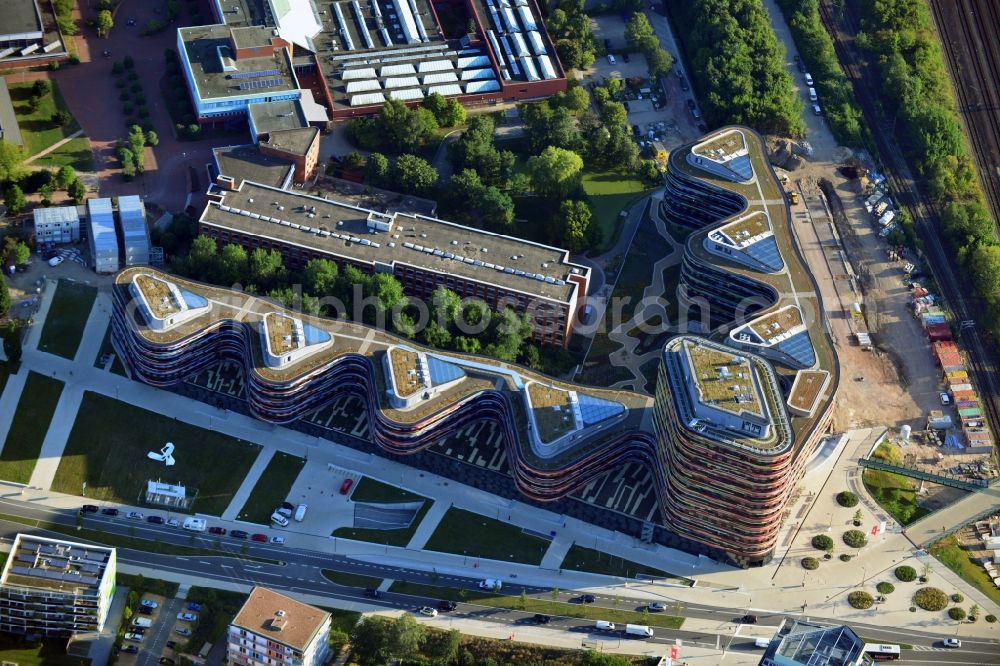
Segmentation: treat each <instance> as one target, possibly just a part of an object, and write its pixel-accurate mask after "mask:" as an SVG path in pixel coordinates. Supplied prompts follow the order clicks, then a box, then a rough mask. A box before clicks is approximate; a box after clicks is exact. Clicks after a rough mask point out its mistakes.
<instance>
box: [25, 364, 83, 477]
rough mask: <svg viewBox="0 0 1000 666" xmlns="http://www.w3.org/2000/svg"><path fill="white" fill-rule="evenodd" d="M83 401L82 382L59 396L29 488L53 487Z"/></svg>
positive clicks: (69, 386)
mask: <svg viewBox="0 0 1000 666" xmlns="http://www.w3.org/2000/svg"><path fill="white" fill-rule="evenodd" d="M71 380H72V378H71ZM82 401H83V386H82V385H81V384H80V382H77V381H72V383H67V384H66V386H65V387H64V388H63V391H62V394H61V395H60V396H59V402H58V403H56V410H55V412H53V414H52V421H51V422H50V423H49V430H48V432H46V433H45V439H44V440H43V441H42V449H41V451H39V453H38V463H37V464H36V465H35V470H34V471H33V472H32V473H31V480H30V481H29V482H28V485H29V486H32V487H34V488H49V487H50V486H51V485H52V481H53V480H54V479H55V478H56V470H57V469H59V462H60V461H61V460H62V454H63V450H64V449H65V448H66V443H67V442H68V441H69V435H70V432H71V431H72V429H73V424H74V423H75V422H76V414H77V412H78V411H80V403H81V402H82ZM82 492H83V490H82V489H81V493H82Z"/></svg>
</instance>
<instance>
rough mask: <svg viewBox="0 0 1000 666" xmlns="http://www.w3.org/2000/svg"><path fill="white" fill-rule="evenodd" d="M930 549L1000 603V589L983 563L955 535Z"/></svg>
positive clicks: (968, 580)
mask: <svg viewBox="0 0 1000 666" xmlns="http://www.w3.org/2000/svg"><path fill="white" fill-rule="evenodd" d="M929 550H930V553H931V555H933V556H934V557H936V558H938V559H939V560H941V564H943V565H945V566H946V567H948V568H949V569H951V570H952V571H954V572H955V573H957V574H958V575H959V577H960V578H961V579H962V580H964V581H965V582H966V583H969V584H970V585H973V586H975V587H976V588H978V589H979V591H980V592H982V593H983V594H985V595H986V596H988V597H989V598H990V599H992V600H993V602H994V603H997V604H1000V589H998V588H997V586H996V585H994V584H993V580H992V579H991V578H990V577H989V576H987V575H986V569H984V568H983V565H982V564H980V563H978V562H976V561H975V560H973V559H972V557H971V556H970V555H969V551H967V550H963V549H962V547H961V546H959V545H958V540H957V539H956V538H955V537H954V536H949V537H945V538H944V539H941V540H940V541H938V542H937V543H935V544H934V545H932V546H931V547H930V549H929ZM984 615H985V613H984Z"/></svg>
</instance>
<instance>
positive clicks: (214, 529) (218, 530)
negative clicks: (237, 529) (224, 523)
mask: <svg viewBox="0 0 1000 666" xmlns="http://www.w3.org/2000/svg"><path fill="white" fill-rule="evenodd" d="M208 533H209V534H225V533H226V528H225V527H209V528H208Z"/></svg>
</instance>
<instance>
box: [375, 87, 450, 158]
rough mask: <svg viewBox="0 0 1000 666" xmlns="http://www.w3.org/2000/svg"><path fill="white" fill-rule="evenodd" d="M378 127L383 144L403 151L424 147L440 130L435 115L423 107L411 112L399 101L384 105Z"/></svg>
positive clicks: (390, 101) (377, 122) (388, 102)
mask: <svg viewBox="0 0 1000 666" xmlns="http://www.w3.org/2000/svg"><path fill="white" fill-rule="evenodd" d="M376 126H377V128H378V130H379V134H380V138H381V142H382V143H383V144H388V145H391V146H395V147H399V148H400V149H401V150H403V151H412V150H414V149H416V148H418V147H419V146H421V145H423V143H424V141H425V140H426V139H427V137H429V136H430V135H431V134H433V133H434V132H435V131H437V128H438V124H437V120H436V119H435V118H434V114H433V113H431V112H430V111H428V110H427V109H425V108H423V107H420V108H417V109H413V110H412V111H411V110H410V109H409V108H407V106H406V104H405V103H404V102H402V101H400V100H397V99H391V100H389V101H387V102H386V103H385V104H383V105H382V109H381V111H379V115H378V119H377V120H376Z"/></svg>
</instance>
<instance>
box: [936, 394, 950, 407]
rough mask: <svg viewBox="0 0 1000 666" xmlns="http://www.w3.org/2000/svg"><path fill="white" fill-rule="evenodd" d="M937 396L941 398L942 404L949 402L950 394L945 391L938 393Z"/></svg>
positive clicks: (948, 403)
mask: <svg viewBox="0 0 1000 666" xmlns="http://www.w3.org/2000/svg"><path fill="white" fill-rule="evenodd" d="M938 398H939V399H940V400H941V404H942V405H950V404H951V396H950V395H948V394H947V393H941V394H940V395H938Z"/></svg>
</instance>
